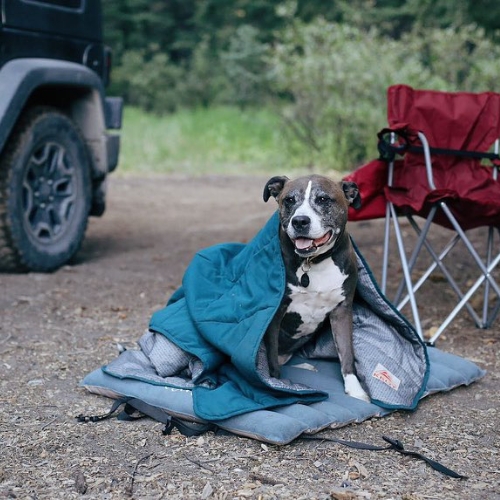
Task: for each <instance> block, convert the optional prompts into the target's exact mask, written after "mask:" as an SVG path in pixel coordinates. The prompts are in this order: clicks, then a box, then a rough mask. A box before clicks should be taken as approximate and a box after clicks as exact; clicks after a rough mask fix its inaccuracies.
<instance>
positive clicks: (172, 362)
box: [103, 213, 429, 421]
mask: <svg viewBox="0 0 500 500" xmlns="http://www.w3.org/2000/svg"><path fill="white" fill-rule="evenodd" d="M278 229H279V220H278V214H277V213H276V214H274V215H273V216H272V217H271V219H270V220H269V221H268V223H267V224H266V225H265V226H264V228H263V229H262V230H261V231H260V232H259V233H258V234H257V235H256V236H255V238H254V239H253V240H252V241H251V242H249V243H248V244H240V243H226V244H221V245H216V246H213V247H210V248H207V249H205V250H202V251H200V252H199V253H197V254H196V256H195V257H194V258H193V260H192V262H191V264H190V265H189V267H188V269H187V270H186V272H185V275H184V279H183V282H182V286H181V287H180V288H179V289H178V290H177V291H176V292H175V293H174V294H173V296H172V297H171V299H170V300H169V302H168V304H167V305H166V307H165V308H163V309H161V310H160V311H157V312H156V313H155V314H154V315H153V316H152V318H151V321H150V324H149V329H148V331H147V332H146V333H145V334H144V336H143V337H142V338H141V340H140V341H139V345H140V350H137V351H125V352H124V353H122V354H121V355H120V356H119V357H118V358H117V359H116V360H114V361H113V362H112V363H110V364H109V365H107V366H105V367H103V371H104V372H105V374H107V375H110V376H112V377H116V378H119V379H135V380H140V381H143V382H147V383H150V384H154V385H160V386H161V385H164V386H167V387H171V388H177V389H179V390H189V391H192V398H193V406H194V411H195V413H196V415H197V416H198V417H200V418H202V419H204V420H209V421H219V420H223V419H227V418H229V417H232V416H236V415H241V414H244V413H248V412H253V411H256V410H263V409H271V408H277V407H283V406H286V405H291V404H294V403H305V404H311V403H315V402H318V401H322V400H324V399H326V398H328V388H318V387H308V386H306V385H303V384H301V383H296V382H292V381H290V380H287V379H275V378H272V377H270V375H269V369H268V366H267V356H266V352H265V346H264V343H263V341H262V340H263V336H264V333H265V331H266V328H267V326H268V325H269V323H270V321H271V319H272V317H273V315H274V314H275V312H276V310H277V308H278V306H279V304H280V302H281V299H282V297H283V295H284V292H285V285H286V283H285V270H284V264H283V260H282V257H281V250H280V244H279V235H278ZM357 255H358V268H359V282H358V287H357V291H356V297H355V304H354V338H353V342H354V351H355V357H356V370H357V374H358V378H359V379H360V381H361V383H362V385H363V386H364V388H365V390H366V391H367V392H368V394H369V395H370V397H371V400H372V403H375V404H377V405H379V406H381V407H383V408H387V409H399V408H401V409H414V408H415V407H416V405H417V403H418V401H419V399H420V398H421V397H422V395H423V394H424V391H425V387H426V382H427V378H428V374H429V361H428V355H427V351H426V347H425V345H424V344H423V343H422V341H421V340H420V338H419V337H418V335H417V334H416V332H415V330H414V329H413V328H412V326H411V325H410V324H409V323H408V322H407V321H406V320H405V318H404V317H402V316H401V315H400V314H399V313H398V312H397V311H396V310H395V309H394V307H393V306H392V305H391V304H390V303H389V302H388V301H387V300H386V298H385V297H384V296H383V294H382V293H381V292H380V290H379V289H378V287H377V284H376V283H375V281H374V279H373V276H372V274H371V272H370V270H369V268H368V266H367V264H366V263H365V262H364V260H363V258H362V257H361V255H360V254H359V252H357ZM298 354H300V356H302V357H305V358H315V359H318V358H319V359H334V358H335V357H336V351H335V345H334V342H333V340H332V334H331V331H330V330H329V326H325V328H324V331H323V332H321V334H320V335H319V336H317V337H316V338H315V339H314V341H312V342H310V343H309V344H307V345H306V346H304V348H303V349H302V350H301V352H300V353H298Z"/></svg>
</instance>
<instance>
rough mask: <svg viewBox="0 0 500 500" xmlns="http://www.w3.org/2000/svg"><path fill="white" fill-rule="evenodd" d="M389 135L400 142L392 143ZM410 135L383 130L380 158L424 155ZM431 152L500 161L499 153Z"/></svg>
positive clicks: (453, 150) (442, 149) (379, 138)
mask: <svg viewBox="0 0 500 500" xmlns="http://www.w3.org/2000/svg"><path fill="white" fill-rule="evenodd" d="M388 133H394V134H395V135H396V136H397V138H398V142H396V143H391V142H390V141H389V140H388V139H387V135H388ZM409 135H410V134H408V135H406V134H405V133H404V132H403V131H401V130H399V131H397V132H396V131H391V130H390V129H383V130H381V131H380V132H379V134H378V144H377V148H378V151H379V154H380V156H379V158H380V159H381V160H385V161H393V160H394V158H395V157H396V155H397V154H399V155H404V154H405V153H406V152H410V153H418V154H423V153H424V148H423V147H422V146H411V145H410V140H409ZM429 151H430V153H431V154H433V155H448V156H460V157H462V158H474V159H478V160H482V159H486V160H491V161H495V160H500V155H498V154H497V153H489V152H483V151H465V150H461V149H446V148H434V147H429Z"/></svg>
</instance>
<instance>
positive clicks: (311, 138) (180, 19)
mask: <svg viewBox="0 0 500 500" xmlns="http://www.w3.org/2000/svg"><path fill="white" fill-rule="evenodd" d="M103 9H104V16H105V26H104V31H105V38H106V43H107V44H108V45H109V46H110V47H111V48H112V50H113V57H114V64H113V68H114V69H113V73H112V84H111V89H110V93H114V94H116V95H121V96H123V97H124V99H125V102H126V104H127V107H126V115H125V122H124V133H125V136H126V139H127V140H126V141H125V142H124V145H123V153H124V154H123V155H122V164H123V166H122V168H123V169H125V170H128V169H137V168H138V165H139V164H140V165H143V166H144V168H145V169H150V170H154V171H186V172H188V173H192V171H195V172H198V171H200V170H201V171H207V170H214V169H215V170H216V171H217V169H218V168H219V167H218V166H220V165H223V167H222V168H227V165H229V164H232V168H235V169H236V170H237V171H242V170H244V171H250V170H259V169H261V170H262V169H265V170H266V171H269V170H274V169H278V170H280V169H281V170H280V171H282V170H283V168H287V169H289V168H301V167H303V168H304V167H305V168H309V169H319V170H328V169H333V170H337V171H346V170H351V169H352V168H354V167H355V166H357V165H359V164H362V163H363V162H364V161H366V160H368V159H371V158H373V157H375V156H376V154H377V153H376V132H377V131H378V130H379V129H381V128H382V127H383V126H384V125H385V123H386V118H385V113H386V108H385V101H386V89H387V87H388V86H389V85H392V84H395V83H404V84H408V85H411V86H414V87H416V88H428V89H435V90H449V91H473V92H481V91H497V92H500V80H499V75H500V5H499V4H498V1H497V0H335V1H327V0H286V1H283V0H168V1H166V0H156V1H155V0H114V1H113V2H107V1H106V2H103ZM224 165H225V167H224ZM271 167H272V168H271Z"/></svg>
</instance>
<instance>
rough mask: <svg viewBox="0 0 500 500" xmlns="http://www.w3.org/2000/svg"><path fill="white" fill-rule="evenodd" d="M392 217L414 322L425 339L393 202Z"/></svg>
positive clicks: (391, 207)
mask: <svg viewBox="0 0 500 500" xmlns="http://www.w3.org/2000/svg"><path fill="white" fill-rule="evenodd" d="M390 211H391V217H392V221H393V225H394V233H395V235H396V241H397V245H398V250H399V257H400V259H401V265H402V267H403V275H404V279H405V281H406V286H407V290H408V294H409V295H410V305H411V310H412V314H413V323H414V327H415V330H416V331H417V334H418V336H419V337H420V338H421V339H423V338H424V335H423V332H422V325H421V323H420V315H419V313H418V307H417V301H416V300H415V294H414V293H413V286H412V282H411V274H410V269H409V267H408V260H407V258H406V252H405V247H404V241H403V236H402V234H401V228H400V227H399V222H398V218H397V214H396V210H395V208H394V206H393V205H392V204H390Z"/></svg>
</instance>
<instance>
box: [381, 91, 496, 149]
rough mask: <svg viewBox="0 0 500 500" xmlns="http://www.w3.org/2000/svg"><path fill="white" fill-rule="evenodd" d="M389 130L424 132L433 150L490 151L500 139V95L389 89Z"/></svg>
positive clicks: (492, 93)
mask: <svg viewBox="0 0 500 500" xmlns="http://www.w3.org/2000/svg"><path fill="white" fill-rule="evenodd" d="M387 119H388V123H389V127H393V126H394V125H396V124H399V123H407V124H408V125H409V126H410V127H411V128H412V129H415V130H419V131H422V132H423V133H424V134H425V135H426V137H427V140H428V141H429V144H430V145H431V147H439V148H448V149H457V150H466V151H480V152H486V151H488V150H489V148H490V147H491V146H492V144H493V143H494V142H495V140H496V139H498V138H499V137H500V94H497V93H494V92H483V93H479V94H474V93H471V92H441V91H436V90H415V89H413V88H411V87H409V86H407V85H393V86H391V87H389V89H388V90H387Z"/></svg>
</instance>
